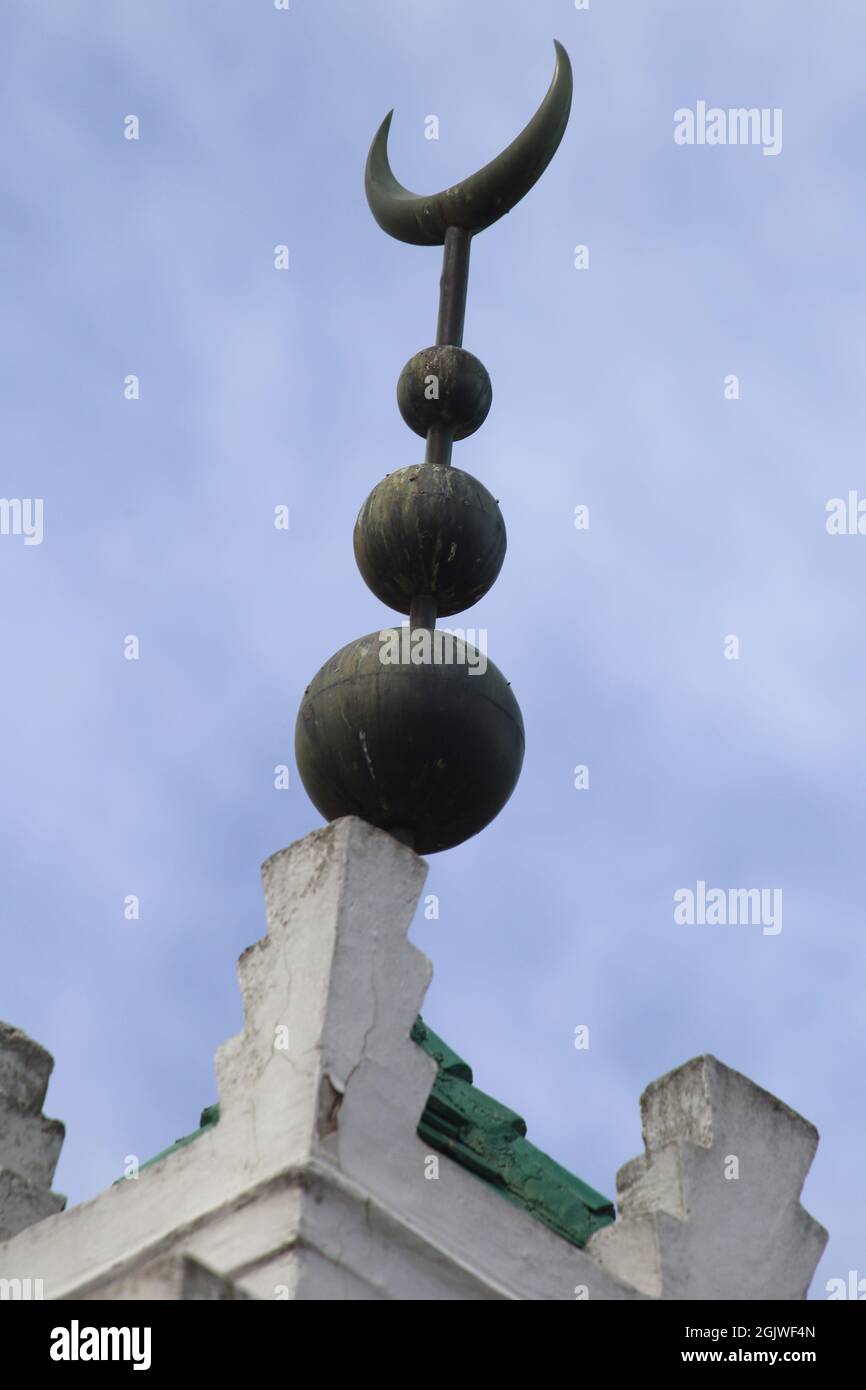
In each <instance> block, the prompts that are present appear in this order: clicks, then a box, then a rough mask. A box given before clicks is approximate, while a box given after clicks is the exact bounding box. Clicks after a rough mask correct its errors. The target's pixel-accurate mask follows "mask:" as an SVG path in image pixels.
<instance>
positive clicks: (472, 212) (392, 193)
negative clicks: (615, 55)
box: [364, 39, 573, 246]
mask: <svg viewBox="0 0 866 1390" xmlns="http://www.w3.org/2000/svg"><path fill="white" fill-rule="evenodd" d="M553 42H554V47H555V49H556V67H555V68H554V70H553V80H552V81H551V84H550V86H549V88H548V89H547V94H546V96H545V98H544V100H543V101H542V103H541V105H540V106H539V108H538V110H537V111H536V113H535V115H534V116H533V117H532V120H531V121H530V122H529V124H528V125H527V126H525V128H524V129H523V130H522V131H521V132H520V134H519V135H518V137H517V139H516V140H513V141H512V142H511V144H510V145H509V146H508V148H507V149H505V150H503V151H502V153H501V154H499V155H497V156H496V158H495V159H492V160H491V161H490V163H489V164H485V166H484V168H483V169H479V170H478V172H477V173H476V174H471V175H470V176H469V178H468V179H463V181H462V182H461V183H455V184H453V185H452V187H451V188H446V189H444V190H443V191H442V192H441V193H433V194H430V195H429V196H428V197H425V196H423V195H419V194H417V193H410V192H409V190H408V188H404V187H403V185H402V184H401V183H398V181H397V180H396V179H395V177H394V175H393V173H392V172H391V165H390V163H389V162H388V131H389V129H390V127H391V117H392V116H393V114H394V112H393V111H389V112H388V114H387V116H386V117H385V119H384V121H383V122H382V124H381V125H380V127H379V129H378V130H377V131H376V134H375V137H374V139H373V143H372V145H371V146H370V153H369V155H368V156H367V168H366V171H365V174H364V188H365V191H366V194H367V202H368V203H369V204H370V211H371V212H372V214H373V216H374V217H375V219H376V221H377V222H378V223H379V226H380V227H381V228H382V230H383V231H385V232H387V233H388V234H389V236H393V237H396V238H397V239H398V241H408V242H411V244H412V245H413V246H441V245H442V244H443V243H444V241H445V233H446V231H447V230H448V228H449V227H463V228H464V229H465V230H466V231H467V232H481V231H483V230H484V228H485V227H489V226H490V225H491V224H492V223H493V222H496V221H497V220H498V219H499V218H500V217H504V216H505V214H506V213H507V212H510V211H511V209H512V208H513V207H514V206H515V204H516V203H519V202H520V199H521V198H522V197H523V196H524V194H525V193H528V192H529V190H530V188H531V187H532V185H533V184H534V183H536V182H537V180H538V179H540V178H541V175H542V174H543V173H544V171H545V169H546V168H547V166H548V164H549V163H550V161H551V159H552V158H553V156H554V155H555V154H556V151H557V149H558V147H559V142H560V140H561V139H562V137H563V134H564V133H565V127H566V125H567V124H568V117H569V113H570V111H571V94H572V87H573V83H572V75H571V63H570V62H569V58H568V54H567V53H566V51H565V49H564V48H563V46H562V44H561V43H559V42H558V40H556V39H554V41H553Z"/></svg>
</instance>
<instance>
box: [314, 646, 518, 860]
mask: <svg viewBox="0 0 866 1390" xmlns="http://www.w3.org/2000/svg"><path fill="white" fill-rule="evenodd" d="M390 631H391V632H392V633H395V634H396V636H395V637H394V638H388V637H387V636H386V635H385V636H383V634H382V633H379V632H371V633H369V634H368V635H367V636H366V637H360V638H358V640H357V641H355V642H350V643H349V645H348V646H346V647H343V648H342V650H341V651H339V652H337V654H336V655H335V656H332V657H331V659H330V661H327V662H326V663H325V665H324V666H323V667H322V669H321V670H320V671H319V673H318V675H317V676H316V677H315V678H314V680H313V682H312V684H311V685H310V686H309V687H308V689H307V691H306V693H305V695H304V698H303V700H302V701H301V708H300V710H299V711H298V719H297V724H296V726H295V757H296V759H297V763H298V769H299V771H300V774H301V780H302V781H303V784H304V786H305V787H306V789H307V794H308V796H309V797H310V800H311V801H312V802H313V804H314V805H315V806H316V807H317V809H318V810H319V811H320V812H321V813H322V815H323V816H324V817H325V819H326V820H336V819H337V817H339V816H360V817H361V818H362V820H366V821H369V822H370V824H371V825H376V826H378V827H379V828H380V829H381V830H389V831H392V832H395V833H398V832H399V834H400V836H401V838H405V839H407V840H408V841H409V842H410V843H411V844H412V847H413V848H414V849H415V851H416V852H417V853H418V854H433V853H435V852H436V851H437V850H443V849H450V848H451V847H452V846H453V845H459V844H461V843H462V842H463V841H464V840H468V839H469V838H470V837H471V836H472V835H477V834H478V832H479V830H483V829H484V827H485V825H488V824H489V822H490V821H492V820H493V818H494V816H496V815H498V814H499V812H500V811H501V810H502V807H503V806H504V805H505V803H506V801H507V800H508V798H509V796H510V795H511V793H512V791H513V790H514V787H515V785H516V783H517V779H518V777H519V776H520V769H521V766H522V764H523V749H524V733H523V718H522V716H521V713H520V707H519V706H518V704H517V701H516V700H515V698H514V695H513V694H512V692H511V687H510V686H509V685H508V682H507V681H506V680H505V678H504V677H503V675H502V673H501V672H500V671H499V670H498V669H497V668H496V666H494V665H493V663H492V662H491V661H487V664H486V670H483V671H482V670H481V669H480V667H479V669H478V670H477V671H476V672H472V668H471V667H470V665H469V664H468V662H467V660H466V658H467V657H468V660H469V661H475V660H478V659H480V656H481V654H480V653H478V652H476V651H475V649H474V648H472V647H469V648H468V649H467V648H465V647H463V653H464V660H463V662H462V663H459V662H458V661H456V660H454V661H451V662H446V661H444V660H440V661H437V662H430V663H428V664H418V665H414V664H412V663H411V659H410V660H409V661H408V662H406V663H404V662H403V661H399V660H398V661H397V662H395V663H392V664H389V663H388V662H387V661H386V660H384V659H383V658H384V657H385V656H386V655H387V652H388V646H389V645H390V647H391V648H392V651H391V655H394V651H393V648H394V647H395V646H397V645H399V644H402V645H403V655H408V656H409V657H410V658H411V648H410V647H409V644H410V643H411V642H416V643H417V642H418V641H419V640H420V639H419V638H418V632H419V631H420V629H416V631H415V632H414V633H412V634H411V635H410V634H409V629H408V628H402V629H401V628H397V629H391V630H390ZM404 633H405V634H406V635H405V637H403V635H402V634H404ZM429 635H430V634H429V632H428V636H429ZM443 637H444V634H442V633H441V631H440V632H439V639H440V641H441V640H442V639H443ZM460 649H461V644H459V643H457V642H456V639H455V652H456V653H459V652H460ZM416 650H417V648H416ZM435 650H436V651H437V652H438V653H439V655H440V656H442V655H443V653H444V652H445V651H447V645H443V646H442V647H438V646H437V648H436V649H435Z"/></svg>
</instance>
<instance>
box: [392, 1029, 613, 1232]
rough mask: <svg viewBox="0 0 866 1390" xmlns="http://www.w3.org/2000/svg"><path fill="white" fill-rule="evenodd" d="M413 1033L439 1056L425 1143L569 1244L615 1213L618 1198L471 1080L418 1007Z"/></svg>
mask: <svg viewBox="0 0 866 1390" xmlns="http://www.w3.org/2000/svg"><path fill="white" fill-rule="evenodd" d="M411 1036H412V1040H413V1041H414V1042H416V1043H417V1044H418V1046H419V1047H422V1048H423V1049H424V1051H425V1052H426V1053H428V1055H429V1056H431V1057H432V1058H434V1060H435V1061H436V1062H438V1064H439V1071H438V1074H437V1076H436V1080H435V1081H434V1082H433V1089H432V1091H431V1092H430V1096H429V1098H428V1100H427V1104H426V1106H425V1107H424V1113H423V1115H422V1116H421V1119H420V1121H419V1124H418V1133H419V1135H420V1136H421V1138H422V1139H424V1140H425V1142H426V1143H428V1144H430V1146H431V1147H432V1148H434V1149H438V1150H439V1152H440V1153H443V1154H447V1156H448V1157H449V1158H452V1159H453V1160H454V1162H455V1163H459V1164H460V1165H461V1166H462V1167H464V1168H468V1169H469V1171H470V1172H472V1173H475V1175H476V1176H477V1177H479V1178H482V1179H483V1180H484V1181H485V1182H487V1183H490V1185H491V1186H492V1187H495V1188H496V1190H497V1192H499V1193H501V1195H502V1196H503V1197H506V1198H507V1199H508V1200H509V1201H510V1202H513V1203H514V1204H515V1205H516V1206H519V1207H522V1208H523V1210H524V1211H527V1212H529V1214H530V1216H534V1217H535V1218H536V1220H538V1221H543V1222H544V1224H545V1225H546V1226H549V1227H550V1228H551V1230H553V1231H556V1233H557V1235H560V1236H562V1237H563V1239H564V1240H568V1241H570V1242H571V1243H572V1245H585V1244H586V1242H587V1240H588V1239H589V1237H590V1236H591V1235H592V1234H593V1232H594V1231H598V1230H601V1228H602V1227H603V1226H609V1225H610V1224H611V1222H612V1221H613V1220H614V1219H615V1216H616V1212H615V1209H614V1204H613V1202H611V1201H610V1200H609V1199H608V1198H607V1197H603V1196H602V1195H601V1193H600V1192H596V1191H595V1189H594V1188H592V1187H589V1186H588V1184H587V1183H585V1182H581V1180H580V1178H576V1177H575V1176H574V1175H573V1174H572V1173H569V1172H568V1170H567V1169H566V1168H563V1167H561V1166H560V1164H558V1163H555V1162H554V1160H553V1159H552V1158H549V1157H548V1155H547V1154H545V1153H542V1152H541V1150H540V1149H537V1148H536V1147H535V1145H534V1144H530V1142H529V1140H528V1139H527V1138H526V1123H525V1121H524V1120H522V1119H521V1117H520V1116H519V1115H516V1114H515V1112H514V1111H513V1110H509V1109H508V1108H507V1107H506V1106H504V1105H501V1104H500V1103H499V1101H497V1100H494V1099H493V1097H492V1096H488V1095H485V1093H484V1092H483V1091H479V1090H478V1088H477V1087H476V1086H473V1085H472V1069H471V1067H470V1066H469V1064H468V1063H467V1062H465V1061H464V1060H463V1058H462V1057H459V1056H458V1055H457V1053H456V1052H454V1051H453V1050H452V1049H451V1048H450V1047H449V1046H448V1044H447V1043H445V1042H443V1040H442V1039H441V1038H440V1037H437V1035H436V1034H435V1033H434V1032H433V1031H432V1029H430V1028H428V1027H427V1025H426V1024H425V1022H424V1020H423V1019H422V1018H421V1016H420V1014H419V1015H418V1018H417V1019H416V1020H415V1023H414V1024H413V1027H412V1035H411Z"/></svg>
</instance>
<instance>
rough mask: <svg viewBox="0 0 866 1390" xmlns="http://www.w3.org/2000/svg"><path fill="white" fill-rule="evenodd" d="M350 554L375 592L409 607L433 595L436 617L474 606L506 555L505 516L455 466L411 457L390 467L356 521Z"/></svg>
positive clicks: (483, 489)
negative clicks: (412, 463)
mask: <svg viewBox="0 0 866 1390" xmlns="http://www.w3.org/2000/svg"><path fill="white" fill-rule="evenodd" d="M354 544H355V559H356V560H357V562H358V569H359V570H360V571H361V574H362V575H363V578H364V581H365V583H366V584H367V585H368V586H369V587H370V588H371V589H372V590H373V593H374V594H375V595H376V597H377V598H379V599H381V600H382V602H383V603H386V604H387V605H388V607H389V608H396V609H397V611H398V612H399V613H408V612H409V610H410V605H411V601H412V599H413V598H418V597H426V598H435V600H436V605H437V613H438V615H439V617H442V618H444V617H447V616H448V615H449V614H450V613H462V612H463V610H464V609H465V608H471V607H472V605H473V603H477V602H478V600H479V599H480V598H483V596H484V595H485V594H486V593H487V590H488V589H489V588H490V587H491V585H492V584H493V583H494V582H495V580H496V577H497V575H498V574H499V571H500V570H501V568H502V561H503V560H504V559H505V550H506V544H507V542H506V536H505V522H504V521H503V519H502V513H501V511H500V510H499V503H498V502H497V501H496V499H495V497H491V495H490V493H489V492H488V491H487V488H486V487H484V486H483V485H482V484H481V483H479V482H478V481H477V480H476V479H475V478H473V477H471V476H470V474H469V473H463V472H462V471H461V470H460V469H459V468H453V467H443V466H442V465H439V464H429V463H427V464H416V465H415V466H413V467H412V468H401V469H399V470H398V472H396V473H389V474H388V476H387V477H386V478H383V479H382V481H381V483H378V484H377V485H376V487H374V488H373V491H372V492H371V493H370V496H369V497H368V498H367V500H366V502H365V503H364V505H363V507H362V508H361V510H360V512H359V513H358V520H357V521H356V522H355V535H354Z"/></svg>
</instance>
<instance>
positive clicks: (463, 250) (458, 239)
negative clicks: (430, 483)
mask: <svg viewBox="0 0 866 1390" xmlns="http://www.w3.org/2000/svg"><path fill="white" fill-rule="evenodd" d="M471 241H472V233H471V232H467V231H466V229H465V227H449V228H448V230H447V231H446V233H445V242H444V250H443V252H442V274H441V275H440V277H439V318H438V321H437V323H436V346H437V347H443V346H446V345H453V346H454V347H462V346H463V322H464V319H465V318H466V292H467V290H468V288H469V247H470V244H471ZM453 443H454V431H453V430H452V429H449V428H448V426H447V425H444V424H441V423H440V424H435V425H431V426H430V428H429V430H428V431H427V448H426V450H425V453H424V462H425V463H433V464H438V465H439V467H440V468H447V467H448V466H449V464H450V463H451V446H452V444H453Z"/></svg>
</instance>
